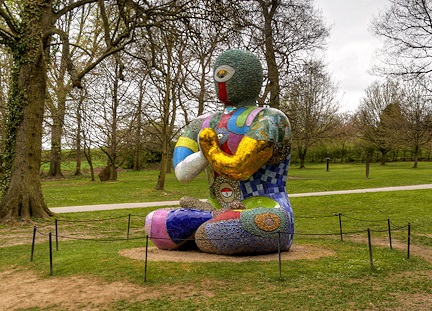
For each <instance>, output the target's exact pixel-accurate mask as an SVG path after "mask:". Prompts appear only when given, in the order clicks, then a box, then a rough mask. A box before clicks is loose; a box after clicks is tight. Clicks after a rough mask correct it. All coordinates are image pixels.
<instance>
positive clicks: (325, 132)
mask: <svg viewBox="0 0 432 311" xmlns="http://www.w3.org/2000/svg"><path fill="white" fill-rule="evenodd" d="M336 92H337V85H336V84H334V83H333V82H332V80H331V78H330V76H329V74H328V73H327V72H326V71H325V67H324V65H323V64H322V62H320V61H310V62H308V63H307V64H305V66H304V70H303V74H302V75H301V76H299V77H298V78H297V79H296V80H294V81H293V82H292V85H291V88H290V90H289V91H288V92H287V95H286V97H285V98H284V100H283V103H282V105H281V107H280V109H281V110H282V111H284V112H285V113H286V115H287V116H288V119H289V120H290V123H291V128H292V140H293V151H295V152H296V153H297V154H298V157H299V159H300V168H304V167H305V160H306V154H307V151H308V149H309V148H310V147H311V146H314V145H316V144H318V143H320V142H322V141H323V140H325V139H327V138H330V137H332V135H335V131H334V130H335V128H336V127H337V126H338V125H339V121H340V119H339V118H338V116H337V111H338V109H339V106H338V103H337V102H336V100H335V97H336Z"/></svg>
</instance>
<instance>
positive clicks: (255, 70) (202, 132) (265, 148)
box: [146, 50, 294, 255]
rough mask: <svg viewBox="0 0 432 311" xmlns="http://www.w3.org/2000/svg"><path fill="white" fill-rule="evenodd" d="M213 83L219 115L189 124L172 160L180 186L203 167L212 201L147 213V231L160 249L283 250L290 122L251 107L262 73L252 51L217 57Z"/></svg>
mask: <svg viewBox="0 0 432 311" xmlns="http://www.w3.org/2000/svg"><path fill="white" fill-rule="evenodd" d="M214 80H215V86H216V91H217V94H218V98H219V100H220V101H221V102H222V103H223V104H224V107H223V110H222V111H219V112H217V113H214V114H206V115H202V116H199V117H198V118H197V119H195V120H194V121H192V122H191V123H190V124H189V125H188V126H187V127H186V129H185V131H184V133H183V135H182V136H181V137H180V138H179V140H178V142H177V144H176V146H175V149H174V156H173V163H174V168H175V174H176V177H177V178H178V179H179V180H180V181H182V182H188V181H190V180H192V179H193V178H195V177H196V176H197V175H198V174H200V173H201V172H202V171H204V170H206V173H207V176H208V183H209V188H210V198H209V200H208V201H207V202H202V201H200V200H197V199H195V198H183V199H182V200H180V204H181V208H177V209H159V210H156V211H154V212H152V213H150V214H149V215H148V216H147V218H146V232H147V234H148V236H149V238H150V239H151V241H152V242H153V243H154V244H155V245H156V246H157V247H159V248H161V249H179V248H181V246H182V245H183V244H184V243H185V242H186V241H188V240H193V241H194V242H195V243H196V245H197V246H198V248H199V249H200V250H201V251H203V252H207V253H216V254H224V255H239V254H264V253H273V252H277V251H278V249H279V247H280V249H281V250H282V251H284V250H285V251H286V250H289V248H290V246H291V244H292V239H293V234H294V216H293V211H292V208H291V204H290V202H289V199H288V195H287V192H286V179H287V173H288V166H289V160H290V151H291V150H290V149H291V140H290V134H291V129H290V124H289V121H288V119H287V117H286V116H285V115H284V114H283V113H282V112H281V111H279V110H277V109H274V108H269V107H258V106H257V105H256V101H257V98H258V96H259V93H260V90H261V87H262V83H263V70H262V67H261V63H260V61H259V60H258V58H257V57H256V56H255V55H254V54H252V53H250V52H248V51H244V50H228V51H226V52H224V53H222V54H221V55H220V56H219V57H218V58H217V59H216V62H215V65H214Z"/></svg>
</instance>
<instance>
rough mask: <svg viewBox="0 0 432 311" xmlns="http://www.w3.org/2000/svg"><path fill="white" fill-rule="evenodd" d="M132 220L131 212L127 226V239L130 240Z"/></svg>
mask: <svg viewBox="0 0 432 311" xmlns="http://www.w3.org/2000/svg"><path fill="white" fill-rule="evenodd" d="M130 222H131V214H129V217H128V226H127V234H126V241H129V232H130Z"/></svg>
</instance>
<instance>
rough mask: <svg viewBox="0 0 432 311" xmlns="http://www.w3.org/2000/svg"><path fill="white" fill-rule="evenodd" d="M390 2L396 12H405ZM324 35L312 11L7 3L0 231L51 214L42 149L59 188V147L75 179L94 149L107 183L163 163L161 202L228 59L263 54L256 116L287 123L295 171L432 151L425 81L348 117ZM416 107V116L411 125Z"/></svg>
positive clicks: (373, 97) (396, 88) (0, 95)
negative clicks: (152, 162) (186, 131)
mask: <svg viewBox="0 0 432 311" xmlns="http://www.w3.org/2000/svg"><path fill="white" fill-rule="evenodd" d="M392 2H393V3H394V5H393V7H392V8H391V9H390V12H391V10H394V11H397V10H398V9H399V8H400V6H401V3H402V4H403V5H405V3H406V1H402V0H400V1H396V0H394V1H392ZM399 2H400V3H399ZM408 2H409V4H410V5H414V4H418V3H421V2H422V1H414V0H410V1H408ZM425 9H426V10H427V7H426V8H425ZM426 12H427V13H429V12H428V11H426ZM419 14H421V13H419ZM384 20H386V19H385V17H383V16H381V17H379V18H378V19H377V23H376V29H377V32H378V30H382V29H384V26H382V24H381V21H384ZM388 23H389V24H390V25H393V24H394V23H395V22H394V21H393V20H392V19H390V18H389V19H388ZM395 33H397V32H395ZM328 35H329V30H328V28H327V27H326V25H325V22H324V20H323V18H322V16H321V15H320V12H319V11H317V9H316V8H315V7H314V5H313V1H312V0H249V1H216V0H206V1H188V0H171V1H169V0H167V1H143V0H57V1H54V0H18V1H17V0H15V1H10V0H0V50H1V52H2V53H0V62H1V64H0V86H1V87H0V116H1V117H2V119H3V120H4V121H5V122H2V124H1V125H0V144H1V147H2V156H1V157H0V161H1V169H0V177H1V187H2V197H1V201H0V221H1V222H6V221H14V220H16V219H24V220H26V219H29V218H30V217H41V218H46V217H49V216H50V215H51V212H50V211H49V209H48V208H47V207H46V204H45V202H44V200H43V196H42V190H41V185H40V168H39V167H40V163H41V151H42V147H44V149H49V150H50V156H49V158H50V170H49V175H51V176H62V171H61V163H62V149H64V148H67V149H72V150H74V151H75V155H76V169H75V174H77V175H78V174H81V162H82V161H84V159H85V160H86V161H87V162H88V163H89V164H90V167H91V168H92V165H93V164H92V163H93V162H92V150H94V149H95V148H98V149H100V150H101V151H102V152H103V153H104V154H105V155H106V159H107V166H106V169H105V170H104V171H103V173H102V175H100V177H101V179H106V180H115V179H116V178H117V176H116V169H117V168H118V167H119V166H120V165H123V164H124V163H125V161H129V162H132V163H133V165H132V166H133V168H134V169H140V168H141V165H142V155H143V153H145V154H152V155H154V154H158V155H160V175H159V178H158V180H157V181H156V185H155V189H157V190H163V189H164V182H165V175H166V174H167V173H168V172H169V170H170V168H171V160H170V159H171V152H172V148H173V142H175V140H176V137H178V135H179V132H180V131H181V129H182V127H183V126H184V125H185V124H187V123H188V122H190V121H191V120H192V119H193V118H195V117H196V116H197V115H200V114H203V113H205V112H210V111H213V110H215V109H217V102H216V101H215V99H216V96H215V95H214V91H213V81H212V74H211V71H212V62H213V60H214V58H215V56H216V55H217V54H219V53H220V52H221V51H222V50H225V49H227V48H243V49H248V50H251V51H253V52H255V53H256V54H258V55H259V56H260V58H261V60H262V63H263V65H264V67H265V76H266V78H265V82H264V87H263V92H262V95H261V97H260V99H259V103H258V104H259V105H270V106H272V107H275V108H279V109H281V110H282V111H284V112H285V113H286V114H287V115H288V117H289V119H290V121H291V125H292V134H293V153H294V157H295V158H297V159H298V160H299V162H300V166H301V167H304V165H305V161H306V159H307V155H308V152H309V153H310V151H311V148H312V149H313V150H314V153H316V150H319V149H322V150H326V153H327V152H328V151H332V150H342V151H341V152H340V158H341V159H342V160H343V158H344V150H348V149H349V148H350V147H349V146H351V148H352V146H355V148H356V150H359V151H358V152H359V153H360V154H363V155H365V157H368V156H370V154H371V152H372V151H373V150H379V152H380V153H381V158H382V161H383V163H384V161H385V156H386V155H388V154H389V153H391V152H394V151H395V150H400V149H403V150H417V151H418V152H420V151H421V149H422V148H423V149H425V148H430V145H429V144H430V133H431V131H430V128H429V127H428V124H430V110H429V108H428V107H430V106H431V103H430V99H429V97H428V95H427V94H428V93H429V92H428V90H429V88H428V83H427V78H426V76H427V73H425V74H424V75H421V74H417V76H416V77H415V79H414V80H407V79H400V78H399V75H398V77H397V78H396V77H392V79H390V75H389V74H388V73H385V74H386V75H387V76H388V77H389V79H388V80H387V82H385V83H376V84H374V85H371V86H370V88H368V89H367V90H366V93H365V98H364V100H363V102H362V104H361V106H360V107H359V110H358V111H356V112H355V113H353V114H350V115H348V114H341V113H339V106H338V103H337V99H336V93H337V84H335V83H334V82H333V81H332V80H331V75H330V74H329V73H328V72H327V71H326V67H325V65H324V62H323V60H322V59H321V58H320V55H321V54H320V53H319V52H320V50H322V49H323V48H324V47H325V40H326V38H327V36H328ZM386 38H389V39H388V40H390V42H392V41H391V39H390V36H386ZM394 42H397V41H394ZM388 44H390V43H388ZM386 68H387V67H386ZM378 69H379V68H378ZM420 77H423V78H422V79H420ZM395 81H397V82H395ZM414 86H415V88H416V90H418V91H414ZM420 103H423V104H422V106H421V105H420ZM413 104H415V105H418V109H421V111H422V113H421V115H418V120H419V121H418V122H417V123H415V122H416V121H414V118H415V117H414V114H415V113H416V112H414V110H413V109H412V108H413ZM409 109H411V112H410V110H409ZM417 113H418V112H417ZM420 123H421V124H423V125H424V127H422V132H420V131H419V130H418V129H419V124H420ZM421 133H422V134H421ZM408 135H411V136H408ZM414 135H417V136H418V137H420V136H421V138H419V139H417V140H415V139H414ZM428 135H429V136H428ZM408 137H409V138H408ZM414 141H417V143H416V144H414ZM336 146H337V147H336ZM335 154H336V152H335V153H334V155H335ZM417 154H418V153H417ZM131 159H133V160H131ZM91 172H92V176H91V178H92V179H94V178H95V177H94V173H93V170H91Z"/></svg>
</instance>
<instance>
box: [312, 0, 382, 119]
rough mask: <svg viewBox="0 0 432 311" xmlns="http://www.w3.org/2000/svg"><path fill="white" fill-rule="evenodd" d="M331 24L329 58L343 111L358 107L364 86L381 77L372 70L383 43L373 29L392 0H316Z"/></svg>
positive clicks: (327, 58) (330, 70)
mask: <svg viewBox="0 0 432 311" xmlns="http://www.w3.org/2000/svg"><path fill="white" fill-rule="evenodd" d="M315 5H316V7H317V8H318V9H320V10H321V12H322V15H323V17H324V19H325V21H326V24H327V25H328V26H330V27H331V30H330V38H329V39H328V48H327V51H326V54H325V62H326V63H327V65H328V67H327V68H328V71H329V73H330V74H331V76H332V78H333V81H334V82H336V83H338V84H339V91H340V94H339V96H338V98H339V99H340V102H341V110H342V111H354V110H356V108H357V107H358V105H359V102H360V100H361V98H362V97H363V95H364V90H365V89H366V87H368V86H369V85H370V84H371V83H372V82H373V81H374V80H377V79H378V78H377V77H374V76H372V75H370V74H369V73H368V71H369V70H370V68H371V64H372V60H373V56H374V51H375V50H376V48H377V46H378V45H379V41H378V38H376V37H375V36H374V35H373V33H372V32H371V31H370V26H371V20H372V17H373V16H376V15H378V13H379V12H382V11H383V10H384V9H385V8H386V7H388V6H389V2H388V0H315Z"/></svg>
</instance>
